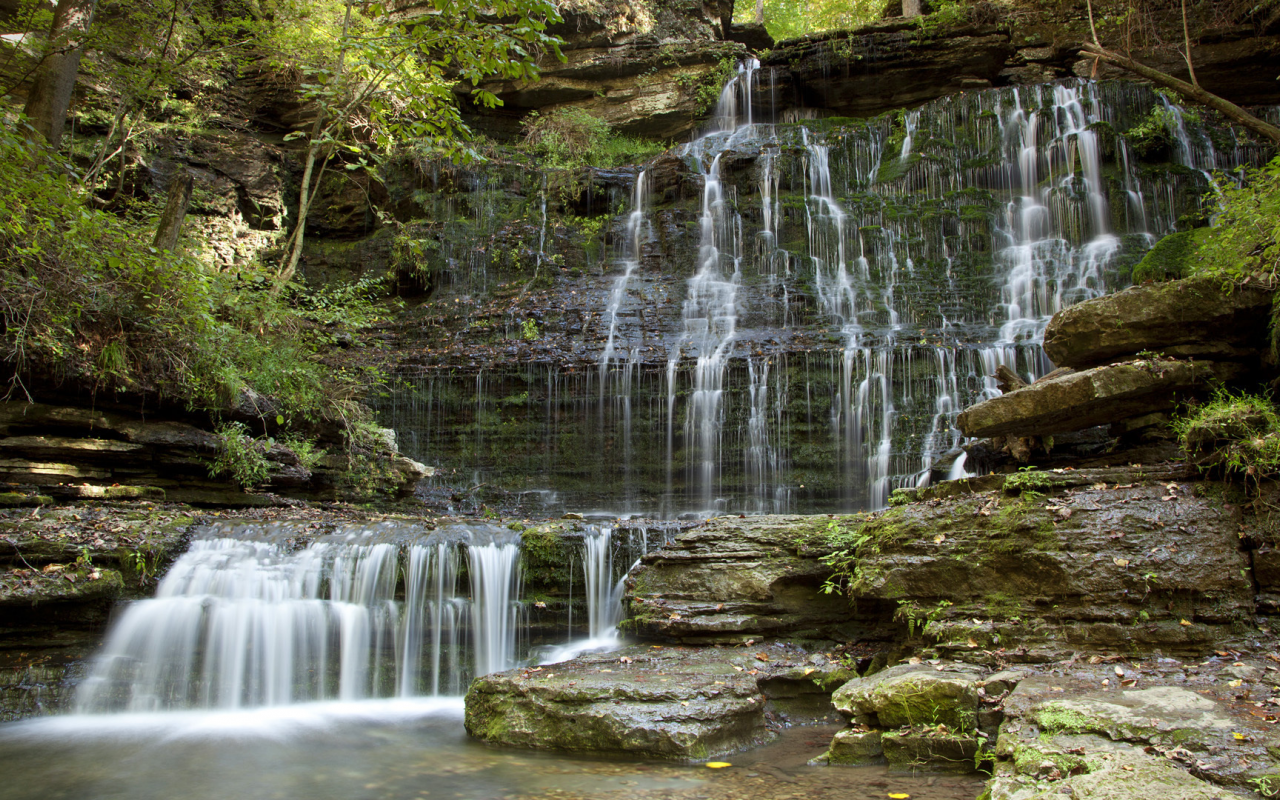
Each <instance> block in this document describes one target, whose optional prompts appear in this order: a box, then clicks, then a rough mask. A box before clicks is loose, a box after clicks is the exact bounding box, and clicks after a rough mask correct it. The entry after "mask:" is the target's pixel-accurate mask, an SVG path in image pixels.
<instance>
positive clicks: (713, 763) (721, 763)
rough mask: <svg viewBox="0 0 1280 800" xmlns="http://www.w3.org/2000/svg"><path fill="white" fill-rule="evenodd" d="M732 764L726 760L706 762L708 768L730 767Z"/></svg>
mask: <svg viewBox="0 0 1280 800" xmlns="http://www.w3.org/2000/svg"><path fill="white" fill-rule="evenodd" d="M732 766H733V765H732V764H730V763H729V762H728V761H708V762H707V768H708V769H724V768H725V767H732Z"/></svg>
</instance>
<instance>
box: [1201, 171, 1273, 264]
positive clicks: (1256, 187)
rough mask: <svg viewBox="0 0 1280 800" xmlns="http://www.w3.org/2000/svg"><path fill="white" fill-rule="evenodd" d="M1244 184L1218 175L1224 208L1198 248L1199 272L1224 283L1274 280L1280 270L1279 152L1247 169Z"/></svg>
mask: <svg viewBox="0 0 1280 800" xmlns="http://www.w3.org/2000/svg"><path fill="white" fill-rule="evenodd" d="M1244 178H1245V182H1244V185H1243V186H1238V185H1236V183H1235V182H1234V181H1228V180H1223V179H1216V180H1215V181H1214V186H1215V189H1216V191H1217V194H1216V196H1215V197H1212V198H1209V200H1210V202H1215V203H1217V204H1218V206H1219V208H1220V213H1219V214H1218V218H1217V220H1216V224H1215V225H1214V226H1213V227H1212V228H1210V229H1209V232H1208V233H1207V234H1206V235H1205V237H1204V239H1203V240H1202V241H1201V243H1200V246H1199V248H1197V251H1196V258H1197V261H1196V263H1195V265H1194V269H1195V272H1196V274H1200V275H1213V276H1216V277H1219V278H1221V279H1222V280H1223V281H1224V282H1238V281H1243V280H1261V281H1263V282H1265V283H1267V284H1268V285H1270V284H1273V283H1274V282H1275V281H1276V279H1277V273H1278V272H1280V156H1277V157H1276V158H1273V159H1272V160H1271V163H1269V164H1267V166H1265V167H1263V168H1261V169H1251V170H1246V171H1245V174H1244Z"/></svg>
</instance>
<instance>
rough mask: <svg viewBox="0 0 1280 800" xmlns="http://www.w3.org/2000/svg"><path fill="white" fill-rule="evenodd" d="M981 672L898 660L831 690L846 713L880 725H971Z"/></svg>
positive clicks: (955, 727) (965, 727) (960, 728)
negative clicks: (899, 662)
mask: <svg viewBox="0 0 1280 800" xmlns="http://www.w3.org/2000/svg"><path fill="white" fill-rule="evenodd" d="M981 677H982V676H981V675H979V674H978V673H976V672H969V671H963V670H960V669H958V668H954V667H948V668H938V667H933V666H930V665H928V664H902V665H899V666H896V667H890V668H889V669H887V670H884V671H883V672H878V673H876V674H875V675H871V676H869V677H865V678H854V679H853V680H851V681H849V682H848V683H846V684H845V685H844V686H841V687H840V688H839V689H837V690H836V691H835V693H834V694H833V695H832V696H831V702H832V703H834V704H835V707H836V709H837V710H839V711H840V712H841V713H842V714H845V715H846V716H848V717H858V718H870V720H871V722H872V724H874V725H876V726H878V727H884V728H896V727H899V726H904V725H945V726H946V727H947V728H950V729H951V730H956V731H971V730H974V729H975V727H976V725H977V714H978V686H977V682H978V681H979V680H981Z"/></svg>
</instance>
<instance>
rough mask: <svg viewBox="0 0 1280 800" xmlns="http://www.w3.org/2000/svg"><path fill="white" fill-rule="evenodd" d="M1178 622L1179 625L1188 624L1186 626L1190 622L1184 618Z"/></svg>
mask: <svg viewBox="0 0 1280 800" xmlns="http://www.w3.org/2000/svg"><path fill="white" fill-rule="evenodd" d="M1178 624H1179V625H1188V626H1189V625H1190V624H1191V623H1190V622H1187V621H1186V620H1185V619H1184V620H1181V621H1179V622H1178Z"/></svg>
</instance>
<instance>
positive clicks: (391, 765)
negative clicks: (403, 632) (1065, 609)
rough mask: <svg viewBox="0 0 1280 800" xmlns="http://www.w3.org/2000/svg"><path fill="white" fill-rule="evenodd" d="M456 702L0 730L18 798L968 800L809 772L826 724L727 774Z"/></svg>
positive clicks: (883, 780) (921, 786)
mask: <svg viewBox="0 0 1280 800" xmlns="http://www.w3.org/2000/svg"><path fill="white" fill-rule="evenodd" d="M462 711H463V709H462V701H461V699H415V700H387V701H363V702H358V703H316V704H304V705H295V706H286V707H281V708H270V709H256V710H252V711H243V712H234V711H233V712H207V711H199V712H169V713H158V714H104V715H67V716H56V717H45V718H41V719H32V720H25V721H22V722H15V723H9V724H6V725H0V764H4V770H3V779H2V780H0V798H13V799H14V800H26V799H27V798H30V800H36V799H37V798H39V800H56V799H58V798H67V799H68V800H72V799H74V800H85V799H86V798H94V799H95V800H110V799H111V798H122V800H123V798H128V800H151V799H152V798H155V800H162V799H163V800H173V799H174V798H182V799H183V800H204V799H205V798H208V799H209V800H214V799H215V798H216V799H217V800H226V799H227V798H237V799H238V800H259V799H261V800H276V798H288V799H290V800H291V799H292V798H307V799H308V800H328V799H329V798H333V800H416V799H417V798H432V799H433V800H438V799H445V798H447V799H448V800H455V799H456V798H465V800H552V799H553V798H554V800H574V799H575V798H582V799H583V800H586V799H587V798H590V799H591V800H612V799H613V798H617V799H618V800H622V799H623V798H654V800H657V799H658V798H662V799H663V800H686V798H687V800H731V799H732V800H754V799H755V798H759V799H760V800H765V799H766V798H767V799H768V800H801V799H803V800H817V799H818V798H843V799H851V798H883V797H887V796H888V794H889V793H890V792H893V793H907V794H910V795H911V797H912V798H914V799H915V800H962V799H963V800H971V798H973V797H976V796H977V795H978V794H979V792H980V791H981V789H982V781H981V779H980V778H978V777H975V776H931V775H925V774H920V775H914V776H912V775H897V774H890V773H889V772H887V771H886V770H884V769H881V768H848V767H829V768H828V767H810V766H807V764H806V762H807V761H808V760H809V759H811V758H813V757H814V756H816V755H818V754H820V753H821V752H822V751H823V750H824V749H825V746H826V743H827V742H829V741H830V738H831V735H832V734H833V733H834V731H835V730H836V729H835V728H830V727H826V728H794V729H791V730H790V731H787V732H786V733H784V735H783V736H782V737H781V738H780V739H779V741H777V742H776V743H775V744H772V745H769V746H767V747H762V748H759V749H757V750H753V751H750V752H747V753H742V754H739V755H738V756H736V757H730V758H727V759H725V760H726V761H729V762H731V763H732V765H733V766H731V767H727V768H724V769H716V770H712V769H708V768H707V767H705V766H701V765H687V764H670V763H665V762H652V761H648V762H646V761H637V760H622V759H603V758H600V759H589V758H579V757H567V756H562V755H551V754H544V753H530V752H524V751H510V750H497V749H493V748H490V747H488V746H485V745H483V744H479V743H476V742H473V741H471V740H469V739H468V738H467V736H466V733H465V732H464V730H463V727H462Z"/></svg>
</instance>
